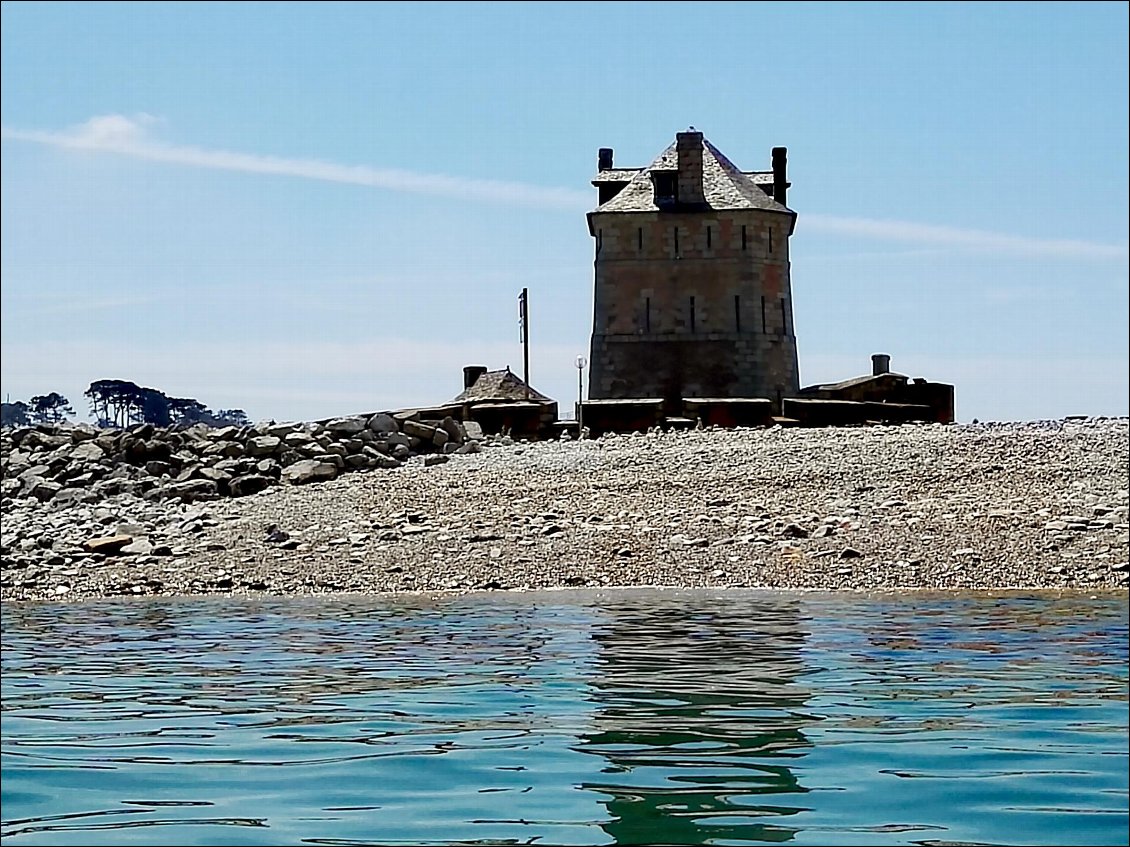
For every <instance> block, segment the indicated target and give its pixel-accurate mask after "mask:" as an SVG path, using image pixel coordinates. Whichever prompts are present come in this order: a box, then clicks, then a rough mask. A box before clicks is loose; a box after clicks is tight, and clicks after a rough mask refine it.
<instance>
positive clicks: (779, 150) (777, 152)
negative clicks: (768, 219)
mask: <svg viewBox="0 0 1130 847" xmlns="http://www.w3.org/2000/svg"><path fill="white" fill-rule="evenodd" d="M788 152H789V150H788V148H787V147H774V148H773V199H774V200H776V201H777V202H778V203H780V204H781V205H782V206H787V205H788V203H786V202H785V189H786V188H788V185H789V181H788V178H787V177H786V176H785V163H786V161H787V160H788Z"/></svg>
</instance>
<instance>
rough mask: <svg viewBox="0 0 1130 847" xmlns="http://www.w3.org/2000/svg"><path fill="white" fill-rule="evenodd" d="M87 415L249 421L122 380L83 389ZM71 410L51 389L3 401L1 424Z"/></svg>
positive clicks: (119, 422)
mask: <svg viewBox="0 0 1130 847" xmlns="http://www.w3.org/2000/svg"><path fill="white" fill-rule="evenodd" d="M83 396H84V397H86V398H87V400H88V401H89V402H90V414H91V416H92V417H93V418H94V421H95V423H96V424H97V425H98V426H100V427H117V428H124V427H127V426H131V425H133V424H144V423H148V424H153V425H154V426H192V425H193V424H198V423H202V424H207V425H208V426H229V425H230V426H243V425H245V424H247V423H250V421H249V420H248V418H247V414H246V413H245V412H244V411H243V410H242V409H220V410H219V411H218V412H213V411H212V410H211V409H209V408H208V407H207V406H205V405H204V404H203V403H201V402H200V401H199V400H196V399H194V398H192V397H169V396H168V395H167V394H165V393H164V392H163V391H159V390H157V389H156V388H146V387H144V386H141V385H138V384H137V383H134V382H130V381H129V380H124V379H99V380H95V381H94V382H92V383H90V387H89V388H87V389H86V391H85V392H83ZM74 414H75V410H74V408H73V407H72V406H71V404H70V401H69V400H67V398H66V397H64V396H63V395H62V394H59V393H57V392H54V391H53V392H51V393H50V394H43V395H39V396H36V397H32V398H31V399H30V400H29V401H28V402H26V403H25V402H23V401H22V400H17V401H16V402H15V403H4V404H3V419H2V421H0V425H3V426H30V425H33V424H38V423H47V424H50V423H61V422H62V421H64V420H66V418H67V416H68V415H74Z"/></svg>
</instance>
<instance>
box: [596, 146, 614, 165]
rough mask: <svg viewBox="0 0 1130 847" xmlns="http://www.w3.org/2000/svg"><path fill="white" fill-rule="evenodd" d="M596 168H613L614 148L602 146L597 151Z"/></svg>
mask: <svg viewBox="0 0 1130 847" xmlns="http://www.w3.org/2000/svg"><path fill="white" fill-rule="evenodd" d="M596 169H597V170H598V171H610V170H612V148H611V147H601V148H600V149H599V150H597V151H596Z"/></svg>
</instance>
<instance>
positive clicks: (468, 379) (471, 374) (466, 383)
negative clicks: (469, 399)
mask: <svg viewBox="0 0 1130 847" xmlns="http://www.w3.org/2000/svg"><path fill="white" fill-rule="evenodd" d="M486 372H487V369H486V368H485V367H483V366H482V365H467V367H465V368H463V388H464V390H466V389H468V388H470V387H471V386H472V385H474V384H475V383H476V382H477V381H478V379H479V377H480V376H482V375H483V374H485V373H486Z"/></svg>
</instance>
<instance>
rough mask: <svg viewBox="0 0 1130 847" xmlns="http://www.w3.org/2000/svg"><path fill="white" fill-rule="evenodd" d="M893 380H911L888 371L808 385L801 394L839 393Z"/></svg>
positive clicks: (903, 375) (904, 375)
mask: <svg viewBox="0 0 1130 847" xmlns="http://www.w3.org/2000/svg"><path fill="white" fill-rule="evenodd" d="M891 378H894V379H896V380H901V381H902V382H906V381H907V380H908V379H910V377H908V376H906V374H900V373H895V372H894V371H888V372H887V373H885V374H867V375H866V376H857V377H852V378H851V379H845V380H844V381H843V382H829V383H825V384H823V385H808V386H805V387H804V388H802V389H801V393H802V394H803V393H804V392H805V391H839V390H841V389H844V388H854V387H855V386H857V385H863V384H865V383H868V382H874V381H876V380H888V379H891Z"/></svg>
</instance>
